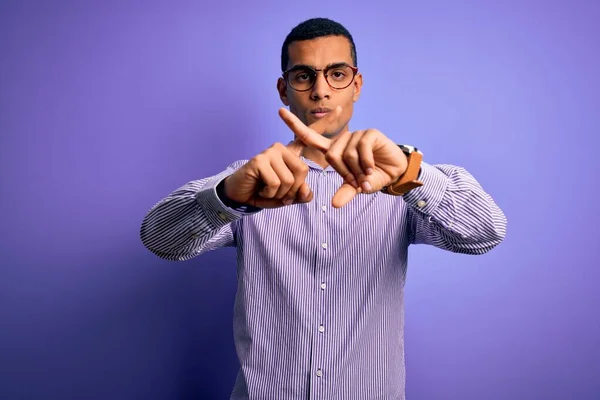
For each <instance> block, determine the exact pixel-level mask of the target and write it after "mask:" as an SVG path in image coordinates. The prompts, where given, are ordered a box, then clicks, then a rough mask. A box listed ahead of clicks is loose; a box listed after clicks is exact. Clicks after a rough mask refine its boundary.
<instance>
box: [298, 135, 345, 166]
mask: <svg viewBox="0 0 600 400" xmlns="http://www.w3.org/2000/svg"><path fill="white" fill-rule="evenodd" d="M349 129H350V128H349V126H348V125H346V126H345V127H344V128H343V129H341V130H340V131H339V132H337V133H335V134H332V135H324V136H325V137H327V138H328V139H331V141H332V142H335V141H336V140H337V138H338V137H339V134H340V133H341V132H345V131H347V130H349ZM302 155H303V156H304V157H305V158H308V159H309V160H311V161H312V162H314V163H316V164H318V165H320V166H321V168H323V169H325V168H327V166H328V165H329V163H328V162H327V159H326V158H325V153H323V152H322V151H321V150H319V149H315V148H314V147H310V146H307V147H306V148H305V149H304V151H303V152H302Z"/></svg>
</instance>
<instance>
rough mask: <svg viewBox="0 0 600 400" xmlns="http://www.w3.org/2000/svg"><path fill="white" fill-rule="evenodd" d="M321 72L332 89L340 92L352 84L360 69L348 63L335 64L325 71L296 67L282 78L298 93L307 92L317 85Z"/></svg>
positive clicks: (306, 66)
mask: <svg viewBox="0 0 600 400" xmlns="http://www.w3.org/2000/svg"><path fill="white" fill-rule="evenodd" d="M319 71H323V75H324V76H325V80H326V81H327V84H328V85H329V86H330V87H331V88H332V89H337V90H340V89H345V88H347V87H348V86H350V85H351V84H352V82H353V81H354V77H355V76H356V73H357V72H358V68H357V67H352V66H350V65H348V64H346V63H338V64H333V65H330V66H328V67H327V68H325V69H314V68H311V67H309V66H308V65H296V66H294V67H292V68H290V69H288V70H287V71H285V72H284V73H283V74H282V76H283V79H285V81H286V82H287V84H288V85H290V87H291V88H292V89H294V90H296V91H298V92H306V91H307V90H310V89H312V87H313V86H314V85H315V82H316V81H317V73H318V72H319Z"/></svg>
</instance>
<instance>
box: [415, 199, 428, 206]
mask: <svg viewBox="0 0 600 400" xmlns="http://www.w3.org/2000/svg"><path fill="white" fill-rule="evenodd" d="M426 205H427V202H426V201H425V200H419V201H418V202H417V207H419V208H423V207H425V206H426Z"/></svg>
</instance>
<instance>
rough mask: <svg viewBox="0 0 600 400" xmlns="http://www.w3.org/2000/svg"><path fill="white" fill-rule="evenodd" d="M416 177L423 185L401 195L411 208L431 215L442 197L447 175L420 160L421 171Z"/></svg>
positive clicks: (445, 188) (445, 187)
mask: <svg viewBox="0 0 600 400" xmlns="http://www.w3.org/2000/svg"><path fill="white" fill-rule="evenodd" d="M417 179H418V180H419V181H421V182H423V186H420V187H418V188H415V189H413V190H411V191H410V192H408V193H406V194H405V195H404V196H402V197H403V198H404V201H405V202H406V203H407V204H408V205H409V206H410V207H412V208H413V209H415V210H417V211H419V212H420V213H423V214H426V215H432V214H433V213H434V212H435V210H436V209H437V207H438V206H439V204H440V203H441V202H442V199H443V198H444V194H445V193H446V190H447V188H448V177H447V176H446V174H444V173H443V172H442V171H440V170H438V169H437V168H436V167H434V166H432V165H430V164H427V163H426V162H421V172H420V173H419V177H418V178H417Z"/></svg>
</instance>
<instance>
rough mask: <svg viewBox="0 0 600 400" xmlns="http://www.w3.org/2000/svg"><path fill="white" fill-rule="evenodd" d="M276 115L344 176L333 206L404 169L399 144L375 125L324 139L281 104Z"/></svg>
mask: <svg viewBox="0 0 600 400" xmlns="http://www.w3.org/2000/svg"><path fill="white" fill-rule="evenodd" d="M331 112H334V111H331ZM279 116H280V117H281V119H282V120H283V121H284V122H285V123H286V125H287V126H288V127H289V128H290V129H291V130H292V131H293V132H294V134H295V135H296V137H297V138H298V139H299V140H301V141H302V142H303V143H305V144H306V145H307V146H311V147H314V148H316V149H318V150H320V151H321V152H323V153H324V154H325V159H326V160H327V162H328V163H329V164H330V165H331V166H332V167H333V168H334V169H335V170H336V171H337V172H338V173H339V174H340V175H341V176H342V178H344V183H343V184H342V186H341V187H340V188H339V189H338V191H337V192H336V193H335V195H334V196H333V199H332V201H331V204H332V205H333V206H334V207H336V208H339V207H343V206H344V205H346V204H347V203H348V202H349V201H350V200H352V199H353V198H354V196H356V195H357V194H358V193H375V192H377V191H380V190H381V189H382V188H383V187H385V186H388V185H390V184H392V183H394V182H395V181H397V180H398V178H400V176H402V174H404V172H405V171H406V167H407V164H408V162H407V159H406V156H405V155H404V153H403V152H402V150H401V149H400V147H398V145H397V144H396V143H394V142H393V141H392V140H391V139H389V138H388V137H387V136H385V135H384V134H383V133H381V132H380V131H378V130H377V129H367V130H360V131H356V132H352V133H351V132H349V131H346V132H342V133H340V134H339V135H337V136H336V137H335V138H333V139H328V138H326V137H324V136H322V135H320V134H318V133H317V132H315V131H314V130H313V129H311V128H309V127H308V126H306V125H305V124H304V123H302V121H300V120H299V119H298V117H296V116H295V115H294V114H292V113H291V112H290V111H288V110H287V109H285V108H281V109H280V110H279Z"/></svg>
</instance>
